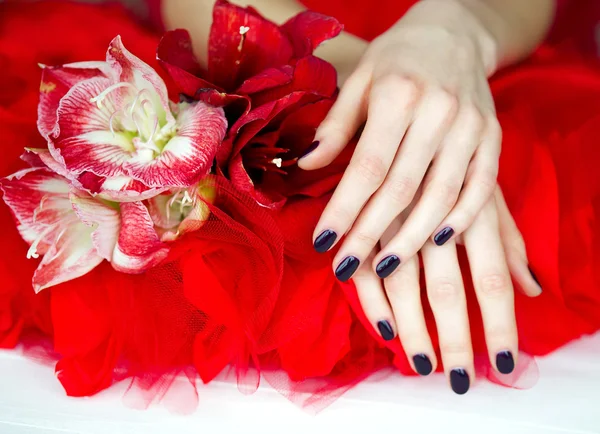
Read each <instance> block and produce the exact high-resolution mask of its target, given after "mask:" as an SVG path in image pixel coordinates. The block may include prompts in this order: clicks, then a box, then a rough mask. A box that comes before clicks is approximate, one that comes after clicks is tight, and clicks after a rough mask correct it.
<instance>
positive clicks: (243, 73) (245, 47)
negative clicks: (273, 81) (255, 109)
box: [208, 1, 293, 90]
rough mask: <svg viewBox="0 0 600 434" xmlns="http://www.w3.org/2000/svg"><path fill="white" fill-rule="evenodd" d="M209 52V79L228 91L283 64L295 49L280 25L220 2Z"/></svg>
mask: <svg viewBox="0 0 600 434" xmlns="http://www.w3.org/2000/svg"><path fill="white" fill-rule="evenodd" d="M208 46H209V51H208V54H209V56H208V73H209V80H210V81H211V82H213V83H216V84H217V85H219V86H221V87H222V88H224V89H226V90H233V89H235V88H237V87H238V86H239V85H240V84H241V83H242V82H243V81H244V80H246V79H247V78H249V77H252V76H254V75H256V74H258V73H259V72H261V71H263V70H265V69H267V68H272V67H277V66H280V65H284V64H286V63H288V62H289V60H290V59H291V57H292V54H293V49H292V45H291V44H290V41H289V40H288V38H287V36H286V35H285V34H284V33H283V32H282V31H281V29H280V28H279V26H277V25H276V24H275V23H273V22H271V21H268V20H266V19H264V18H263V17H261V16H260V15H258V14H257V13H256V12H255V11H254V10H253V9H251V8H246V9H244V8H241V7H239V6H234V5H232V4H229V3H227V2H224V1H218V2H217V3H216V5H215V7H214V10H213V24H212V27H211V30H210V38H209V44H208Z"/></svg>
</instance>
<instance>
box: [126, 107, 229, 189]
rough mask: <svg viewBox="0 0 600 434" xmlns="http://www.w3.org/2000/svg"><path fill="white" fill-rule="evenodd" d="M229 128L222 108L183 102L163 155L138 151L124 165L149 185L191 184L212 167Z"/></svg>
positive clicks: (187, 185) (131, 174)
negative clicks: (150, 156)
mask: <svg viewBox="0 0 600 434" xmlns="http://www.w3.org/2000/svg"><path fill="white" fill-rule="evenodd" d="M226 130H227V120H226V119H225V114H224V112H223V109H221V108H217V107H211V106H209V105H207V104H204V103H203V102H201V101H198V102H196V103H193V104H188V103H180V104H179V114H178V116H177V135H176V136H175V137H173V138H172V139H171V140H169V142H168V143H167V144H166V145H165V147H164V149H163V150H162V152H161V153H160V155H159V156H158V157H156V158H154V159H152V160H150V161H148V160H144V159H142V156H140V155H136V156H135V157H134V158H132V159H131V160H129V161H128V162H126V163H125V164H124V166H123V167H124V169H125V170H126V171H127V173H128V174H129V176H131V177H132V178H135V179H137V180H139V181H141V182H142V183H144V184H145V185H147V186H149V187H189V186H190V185H193V184H195V183H196V182H198V181H199V180H200V178H202V177H203V176H205V175H206V174H207V173H208V172H209V171H210V169H211V166H212V163H213V160H214V158H215V155H216V153H217V149H218V148H219V146H220V145H221V142H222V141H223V138H224V137H225V132H226Z"/></svg>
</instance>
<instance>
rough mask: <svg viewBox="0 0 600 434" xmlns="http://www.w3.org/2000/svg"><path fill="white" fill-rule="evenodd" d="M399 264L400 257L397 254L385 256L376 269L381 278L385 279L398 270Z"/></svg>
mask: <svg viewBox="0 0 600 434" xmlns="http://www.w3.org/2000/svg"><path fill="white" fill-rule="evenodd" d="M399 265H400V258H399V257H397V256H396V255H390V256H386V257H385V258H383V259H382V260H381V262H379V264H377V267H376V268H375V271H376V272H377V275H378V276H379V278H380V279H385V278H386V277H388V276H389V275H390V274H392V273H393V272H394V271H396V268H398V266H399Z"/></svg>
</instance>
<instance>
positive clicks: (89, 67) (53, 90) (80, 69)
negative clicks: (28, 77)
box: [37, 62, 108, 138]
mask: <svg viewBox="0 0 600 434" xmlns="http://www.w3.org/2000/svg"><path fill="white" fill-rule="evenodd" d="M107 67H108V64H107V63H106V62H81V63H72V64H70V65H64V66H57V67H44V68H43V70H42V81H41V83H40V102H39V104H38V121H37V124H38V129H39V131H40V134H41V135H42V136H44V137H46V138H48V136H49V135H50V134H51V133H52V132H53V131H54V128H55V127H56V112H57V110H58V106H59V103H60V100H61V99H62V97H64V96H65V95H66V94H67V92H68V91H69V89H71V88H72V87H73V86H75V85H76V84H77V83H79V82H80V81H83V80H87V79H90V78H94V77H105V76H106V74H105V72H106V71H107ZM103 71H104V72H103Z"/></svg>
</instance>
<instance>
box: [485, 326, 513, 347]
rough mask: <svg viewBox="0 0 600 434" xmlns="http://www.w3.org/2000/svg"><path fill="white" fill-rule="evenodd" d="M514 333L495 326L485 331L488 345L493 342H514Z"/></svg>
mask: <svg viewBox="0 0 600 434" xmlns="http://www.w3.org/2000/svg"><path fill="white" fill-rule="evenodd" d="M513 333H514V332H511V331H510V330H509V328H507V327H502V326H495V327H491V328H489V329H487V330H486V331H485V337H486V340H487V342H488V345H489V344H490V343H492V342H494V343H496V342H512V341H513V340H514V337H513Z"/></svg>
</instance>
